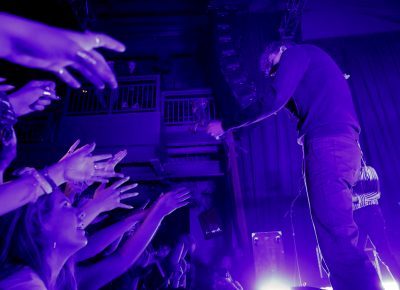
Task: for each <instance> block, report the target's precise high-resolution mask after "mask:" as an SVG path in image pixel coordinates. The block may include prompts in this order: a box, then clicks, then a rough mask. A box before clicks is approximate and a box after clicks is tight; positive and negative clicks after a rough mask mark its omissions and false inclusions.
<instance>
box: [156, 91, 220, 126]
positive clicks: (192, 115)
mask: <svg viewBox="0 0 400 290" xmlns="http://www.w3.org/2000/svg"><path fill="white" fill-rule="evenodd" d="M162 99H163V108H162V111H163V114H164V123H165V124H166V125H168V126H177V125H193V124H198V125H205V124H206V123H208V122H209V121H210V120H214V119H215V118H216V109H215V101H214V98H213V96H212V94H211V91H210V90H208V89H205V90H188V91H167V92H163V93H162Z"/></svg>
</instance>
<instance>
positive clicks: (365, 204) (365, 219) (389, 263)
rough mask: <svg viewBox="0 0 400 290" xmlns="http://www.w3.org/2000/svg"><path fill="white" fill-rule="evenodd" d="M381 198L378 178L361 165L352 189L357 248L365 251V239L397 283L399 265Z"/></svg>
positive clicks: (399, 278)
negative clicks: (393, 250)
mask: <svg viewBox="0 0 400 290" xmlns="http://www.w3.org/2000/svg"><path fill="white" fill-rule="evenodd" d="M380 197H381V191H380V185H379V177H378V174H377V173H376V171H375V169H374V168H373V167H372V166H368V165H366V164H363V166H362V167H361V170H360V175H359V178H358V181H357V183H356V185H355V186H354V188H353V209H354V213H353V216H354V220H355V222H356V224H357V226H358V228H359V231H360V233H359V236H358V247H359V248H360V249H362V250H364V249H365V246H366V243H367V238H369V239H370V240H371V242H372V244H373V245H374V247H375V249H376V251H377V253H378V256H379V259H380V260H381V261H382V262H383V264H385V266H386V267H387V269H388V270H389V272H390V273H391V274H392V276H393V278H394V279H395V280H396V282H397V283H399V282H400V265H399V263H398V262H397V261H396V258H395V257H394V255H393V253H392V251H391V249H390V246H389V243H388V238H387V233H386V226H385V219H384V217H383V214H382V211H381V208H380V206H379V201H378V200H379V198H380Z"/></svg>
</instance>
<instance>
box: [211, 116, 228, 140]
mask: <svg viewBox="0 0 400 290" xmlns="http://www.w3.org/2000/svg"><path fill="white" fill-rule="evenodd" d="M207 133H208V134H210V135H211V136H213V137H214V138H215V139H217V140H218V139H219V138H220V137H221V136H222V135H224V133H225V132H224V129H223V128H222V122H221V121H218V120H214V121H211V122H210V123H209V124H208V126H207Z"/></svg>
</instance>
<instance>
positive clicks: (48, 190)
mask: <svg viewBox="0 0 400 290" xmlns="http://www.w3.org/2000/svg"><path fill="white" fill-rule="evenodd" d="M30 174H31V175H32V176H33V177H34V178H35V179H36V181H37V183H38V185H39V186H40V188H41V189H42V190H43V191H44V192H45V193H47V194H49V193H52V192H53V189H52V187H51V185H50V184H49V183H48V182H47V181H46V179H45V178H44V176H43V175H42V174H40V173H39V172H38V171H37V170H36V169H35V170H32V171H31V172H30Z"/></svg>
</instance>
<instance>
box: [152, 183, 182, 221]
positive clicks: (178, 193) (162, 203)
mask: <svg viewBox="0 0 400 290" xmlns="http://www.w3.org/2000/svg"><path fill="white" fill-rule="evenodd" d="M189 198H190V195H189V191H188V190H187V189H186V188H179V189H176V190H174V191H170V192H168V193H166V194H163V195H161V196H160V197H159V198H158V200H157V203H156V207H157V209H158V210H159V211H160V212H161V213H162V215H163V216H166V215H169V214H170V213H172V212H173V211H175V210H176V209H178V208H180V207H183V206H185V205H187V204H188V203H189V202H188V201H187V200H188V199H189Z"/></svg>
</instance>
